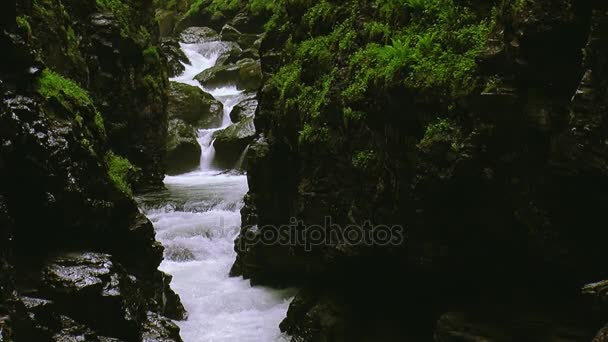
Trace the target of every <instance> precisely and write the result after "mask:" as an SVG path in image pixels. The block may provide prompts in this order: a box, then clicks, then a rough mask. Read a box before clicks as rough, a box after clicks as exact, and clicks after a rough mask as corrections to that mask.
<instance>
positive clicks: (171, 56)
mask: <svg viewBox="0 0 608 342" xmlns="http://www.w3.org/2000/svg"><path fill="white" fill-rule="evenodd" d="M160 47H161V49H162V51H163V53H164V54H165V56H167V63H168V64H169V77H175V76H178V75H180V74H182V73H183V72H184V70H185V67H184V65H183V64H182V63H184V64H190V60H188V57H186V55H185V54H184V51H182V49H181V47H180V46H179V42H178V41H177V40H176V39H174V38H165V39H162V40H161V43H160Z"/></svg>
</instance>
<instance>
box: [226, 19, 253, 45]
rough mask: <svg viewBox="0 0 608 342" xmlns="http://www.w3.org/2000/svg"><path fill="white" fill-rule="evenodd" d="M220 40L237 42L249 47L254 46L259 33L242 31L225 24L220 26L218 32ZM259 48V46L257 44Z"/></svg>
mask: <svg viewBox="0 0 608 342" xmlns="http://www.w3.org/2000/svg"><path fill="white" fill-rule="evenodd" d="M220 36H221V38H222V40H226V41H232V42H237V43H239V45H240V46H242V47H244V48H251V47H253V46H254V43H255V41H257V40H258V39H259V38H260V35H258V34H254V33H242V32H241V31H239V30H237V29H236V28H234V27H232V26H230V25H228V24H226V25H224V27H222V31H221V32H220ZM258 48H259V46H258Z"/></svg>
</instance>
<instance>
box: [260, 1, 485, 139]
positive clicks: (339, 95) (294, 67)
mask: <svg viewBox="0 0 608 342" xmlns="http://www.w3.org/2000/svg"><path fill="white" fill-rule="evenodd" d="M263 3H267V2H264V1H263ZM267 4H268V3H267ZM265 8H266V9H271V10H273V11H274V15H273V16H272V18H271V19H270V21H269V22H268V23H267V25H266V26H267V29H268V30H269V32H268V35H271V36H274V37H284V46H283V48H282V49H283V53H284V55H286V56H290V58H288V59H287V60H286V62H285V63H283V64H282V65H281V67H280V68H279V69H278V70H276V71H275V73H274V75H273V76H272V78H271V80H270V82H269V85H270V86H271V87H272V89H274V90H273V91H274V92H275V93H276V98H277V102H276V108H275V110H274V111H275V112H276V113H294V112H295V113H299V117H300V119H301V120H302V130H301V132H300V139H299V141H300V143H305V142H314V140H315V139H317V138H318V137H324V136H325V135H320V134H318V133H317V132H320V131H321V130H320V129H321V128H324V129H326V130H328V129H329V130H331V127H332V125H328V121H329V120H330V116H331V115H332V114H331V113H330V112H328V108H329V107H330V106H331V108H332V112H333V113H335V112H339V113H343V115H344V119H347V120H348V121H358V120H360V119H362V118H364V117H365V116H366V115H365V113H367V112H369V110H370V108H366V106H367V103H369V102H370V100H369V99H370V98H378V94H386V93H387V92H388V91H390V90H391V89H401V90H400V91H401V92H402V93H404V94H412V96H414V94H425V96H432V97H434V98H436V101H435V102H436V103H438V104H441V105H442V106H444V109H443V110H445V111H446V112H449V111H450V108H452V107H453V103H456V102H457V100H458V98H462V97H465V96H467V95H468V94H470V93H471V92H472V91H474V90H475V89H477V88H478V87H479V86H480V82H479V81H480V80H478V79H477V76H476V71H477V69H476V68H477V64H476V58H477V57H478V56H479V55H480V54H481V52H483V50H484V49H485V42H486V39H487V36H488V34H489V32H490V30H491V29H492V27H493V20H492V19H491V18H492V15H491V13H485V12H484V13H478V12H476V11H475V10H473V9H471V8H469V7H467V6H466V5H462V4H461V3H459V2H456V1H454V0H375V1H371V2H367V3H365V2H364V3H360V2H359V3H358V2H346V3H342V2H333V1H328V0H321V1H318V2H312V3H311V2H306V1H301V2H298V3H296V4H293V3H291V2H289V3H287V2H285V1H281V0H278V1H275V2H273V4H272V5H268V7H265ZM287 8H290V13H291V12H297V10H300V11H301V13H302V15H301V16H300V15H299V16H297V17H296V18H299V19H298V20H300V21H299V22H298V21H295V22H294V21H293V20H294V15H293V13H292V14H290V13H288V12H287ZM296 8H297V10H296ZM336 107H337V108H336Z"/></svg>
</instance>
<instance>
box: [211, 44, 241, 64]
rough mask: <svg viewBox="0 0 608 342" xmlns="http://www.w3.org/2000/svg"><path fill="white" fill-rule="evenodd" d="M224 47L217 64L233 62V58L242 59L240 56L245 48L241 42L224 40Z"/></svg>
mask: <svg viewBox="0 0 608 342" xmlns="http://www.w3.org/2000/svg"><path fill="white" fill-rule="evenodd" d="M222 44H223V45H224V47H223V48H222V49H221V52H220V54H219V56H218V57H217V61H216V64H215V65H216V66H219V65H225V64H233V62H232V61H233V60H237V61H238V60H240V59H241V58H240V56H241V55H242V54H243V50H242V49H241V47H240V46H239V44H237V43H235V42H222Z"/></svg>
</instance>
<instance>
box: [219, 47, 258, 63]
mask: <svg viewBox="0 0 608 342" xmlns="http://www.w3.org/2000/svg"><path fill="white" fill-rule="evenodd" d="M235 44H236V43H235ZM243 59H253V60H258V59H260V53H259V52H258V50H256V49H247V50H243V51H241V52H240V53H238V54H231V55H230V56H229V57H228V58H227V59H226V60H225V64H238V63H239V61H241V60H243Z"/></svg>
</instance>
